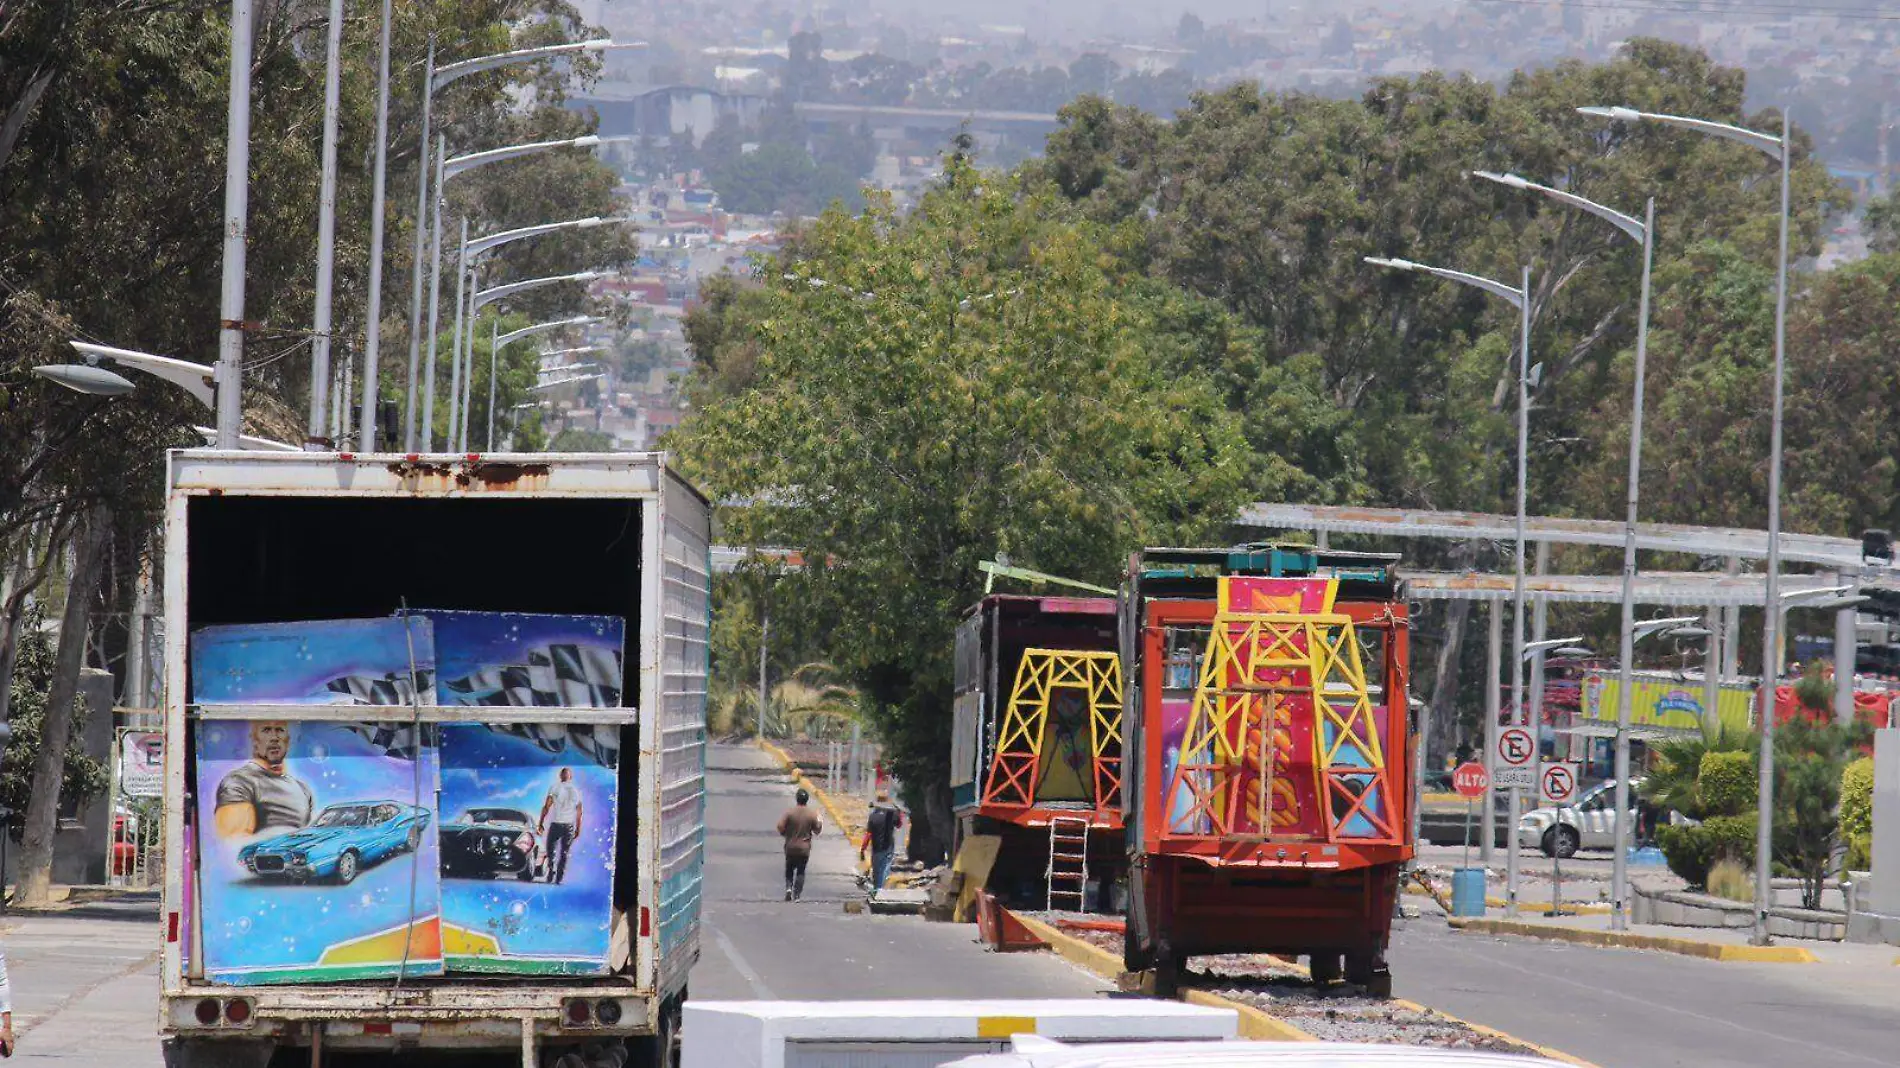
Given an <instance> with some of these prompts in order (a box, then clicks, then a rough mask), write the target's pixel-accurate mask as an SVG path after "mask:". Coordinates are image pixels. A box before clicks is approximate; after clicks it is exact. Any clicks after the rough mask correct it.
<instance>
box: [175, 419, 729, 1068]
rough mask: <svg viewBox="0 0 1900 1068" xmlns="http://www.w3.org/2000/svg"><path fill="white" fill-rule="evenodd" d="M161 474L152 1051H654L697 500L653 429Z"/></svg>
mask: <svg viewBox="0 0 1900 1068" xmlns="http://www.w3.org/2000/svg"><path fill="white" fill-rule="evenodd" d="M169 478H170V484H169V487H168V488H169V500H168V503H167V511H166V541H165V554H166V557H165V589H166V597H165V611H166V629H165V637H166V688H165V719H166V725H165V730H166V747H165V752H166V754H167V763H166V768H165V805H166V826H165V857H166V865H165V897H164V902H165V903H164V921H165V924H164V926H165V934H166V942H165V952H164V956H163V967H162V994H161V997H162V1014H161V1029H162V1032H163V1033H164V1035H165V1036H166V1037H167V1039H168V1047H169V1048H168V1056H169V1058H170V1059H171V1061H172V1063H184V1064H193V1063H209V1062H210V1060H211V1059H213V1058H214V1057H215V1059H216V1060H217V1062H218V1063H229V1062H230V1061H231V1058H232V1056H234V1055H237V1054H252V1055H254V1056H253V1059H257V1058H262V1057H267V1056H268V1055H269V1053H270V1051H271V1050H272V1049H273V1048H277V1047H283V1046H311V1045H315V1044H318V1043H320V1044H321V1045H322V1046H323V1048H325V1049H350V1048H392V1047H395V1046H402V1047H404V1048H423V1049H428V1048H463V1049H491V1050H507V1051H510V1052H511V1053H512V1052H514V1051H520V1056H521V1057H522V1058H523V1063H524V1064H528V1065H535V1064H539V1063H541V1062H542V1061H543V1060H546V1059H548V1054H549V1053H556V1052H559V1051H560V1049H562V1048H563V1047H565V1046H567V1045H575V1044H579V1043H581V1042H583V1041H591V1042H596V1043H598V1042H600V1041H602V1040H607V1041H611V1042H614V1043H619V1042H622V1041H627V1040H635V1041H632V1042H631V1045H632V1047H633V1049H632V1052H633V1053H634V1055H635V1058H636V1063H637V1062H638V1060H639V1059H645V1060H648V1061H653V1060H654V1059H655V1058H657V1057H658V1056H659V1053H660V1050H662V1049H663V1048H666V1046H667V1045H668V1044H669V1043H670V1037H671V1034H672V1032H673V1031H674V1030H675V1028H676V1026H677V1019H678V1014H679V1010H680V1005H681V1003H682V1001H683V1000H684V996H685V988H686V978H687V972H688V969H689V968H690V967H691V965H692V963H693V961H694V960H696V959H697V956H698V952H699V948H698V947H699V912H700V873H701V868H702V865H703V848H704V803H705V799H704V788H705V778H704V776H705V770H704V768H705V729H704V703H705V673H706V640H707V622H708V603H709V590H710V588H709V570H708V560H707V552H708V544H707V542H708V524H709V514H708V507H707V503H706V501H705V499H704V498H703V497H701V496H700V495H698V494H697V493H696V492H694V491H693V490H692V489H691V488H690V487H689V486H687V485H686V484H685V483H684V482H683V481H682V480H680V478H679V477H678V476H677V475H675V474H673V473H672V472H671V471H670V470H669V469H668V468H667V465H666V461H665V457H664V456H663V455H657V454H656V455H567V456H558V457H557V456H540V455H535V456H501V457H486V458H473V457H469V458H448V457H423V458H420V459H417V458H403V457H396V456H350V455H346V454H314V453H307V454H275V453H257V452H244V453H231V452H211V451H200V450H193V451H186V452H176V453H173V454H172V456H171V458H170V465H169ZM239 1060H242V1057H239ZM260 1063H261V1061H260Z"/></svg>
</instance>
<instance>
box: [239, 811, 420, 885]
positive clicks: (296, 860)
mask: <svg viewBox="0 0 1900 1068" xmlns="http://www.w3.org/2000/svg"><path fill="white" fill-rule="evenodd" d="M428 826H429V810H428V809H426V808H419V807H417V806H415V805H405V804H402V803H401V802H398V801H346V802H344V803H342V804H337V805H331V806H329V807H327V808H325V809H324V810H323V811H322V812H319V813H317V818H316V819H315V820H314V821H312V822H311V824H310V826H308V827H305V828H303V829H302V830H299V831H291V832H290V833H288V834H280V835H277V836H275V837H272V838H266V839H264V840H263V841H261V842H252V843H251V844H250V845H247V846H245V847H244V848H243V849H241V850H239V851H238V863H240V864H242V865H244V867H245V868H246V869H247V870H249V871H250V872H251V874H253V875H257V876H261V877H265V878H279V879H289V880H291V881H293V882H299V883H302V882H308V881H309V880H311V879H335V880H336V881H337V882H338V883H340V884H347V883H350V882H352V881H354V880H355V879H356V877H357V875H359V874H361V873H362V871H363V870H364V869H365V868H368V867H371V866H373V865H375V864H378V863H381V862H382V861H384V860H387V859H389V858H390V857H393V856H395V855H396V854H398V853H412V852H414V851H415V850H416V848H417V847H418V846H420V845H421V844H422V832H423V831H424V830H425V829H427V828H428Z"/></svg>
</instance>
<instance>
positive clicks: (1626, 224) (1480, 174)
mask: <svg viewBox="0 0 1900 1068" xmlns="http://www.w3.org/2000/svg"><path fill="white" fill-rule="evenodd" d="M1471 175H1472V177H1474V178H1483V179H1485V180H1487V181H1492V182H1496V183H1498V184H1499V185H1505V186H1509V187H1511V188H1512V189H1522V190H1525V191H1527V192H1531V193H1541V194H1543V195H1544V196H1546V197H1549V198H1550V199H1552V200H1555V201H1557V202H1558V203H1559V204H1567V205H1569V206H1570V207H1573V208H1576V209H1577V210H1579V211H1586V212H1589V213H1590V214H1592V215H1594V216H1596V217H1597V218H1599V219H1602V220H1603V221H1604V222H1607V223H1609V224H1610V225H1611V226H1614V227H1616V228H1617V229H1618V230H1621V231H1623V232H1624V233H1625V234H1627V235H1629V237H1630V238H1631V240H1633V241H1635V242H1636V243H1637V244H1642V241H1643V235H1644V234H1645V233H1646V232H1647V228H1646V227H1645V226H1644V225H1643V223H1642V220H1640V219H1637V218H1635V217H1633V216H1629V215H1625V214H1623V213H1622V212H1620V211H1617V210H1616V209H1615V208H1612V207H1607V206H1605V205H1603V204H1599V203H1597V202H1596V201H1594V200H1588V199H1585V198H1583V197H1580V196H1578V195H1577V194H1575V193H1569V192H1565V191H1564V190H1562V189H1556V188H1553V187H1551V186H1547V185H1540V184H1538V183H1537V182H1533V181H1529V180H1527V179H1524V178H1519V177H1518V176H1517V175H1515V174H1496V173H1493V172H1491V171H1472V172H1471Z"/></svg>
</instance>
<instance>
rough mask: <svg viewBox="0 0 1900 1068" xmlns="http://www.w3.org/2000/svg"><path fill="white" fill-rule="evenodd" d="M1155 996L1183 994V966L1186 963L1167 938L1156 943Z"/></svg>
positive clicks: (1176, 996)
mask: <svg viewBox="0 0 1900 1068" xmlns="http://www.w3.org/2000/svg"><path fill="white" fill-rule="evenodd" d="M1154 962H1155V963H1154V973H1155V997H1158V998H1170V999H1172V998H1178V997H1180V996H1181V966H1182V965H1183V964H1184V963H1186V962H1185V961H1183V960H1182V959H1181V957H1180V955H1179V954H1177V953H1175V952H1174V947H1172V946H1170V945H1168V943H1167V941H1166V940H1162V941H1158V942H1156V943H1155V951H1154Z"/></svg>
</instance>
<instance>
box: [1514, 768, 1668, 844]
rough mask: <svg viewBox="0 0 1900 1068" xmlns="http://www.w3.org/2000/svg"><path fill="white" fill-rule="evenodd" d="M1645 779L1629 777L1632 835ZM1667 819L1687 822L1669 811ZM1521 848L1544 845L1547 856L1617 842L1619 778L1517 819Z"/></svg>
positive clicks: (1633, 834)
mask: <svg viewBox="0 0 1900 1068" xmlns="http://www.w3.org/2000/svg"><path fill="white" fill-rule="evenodd" d="M1642 785H1643V780H1641V779H1632V780H1630V817H1629V818H1630V835H1631V837H1632V839H1633V838H1634V836H1635V834H1636V815H1637V809H1638V801H1639V798H1638V797H1637V791H1638V790H1639V789H1640V788H1641V787H1642ZM1667 818H1668V822H1670V823H1683V822H1687V821H1685V820H1684V819H1683V817H1681V816H1679V815H1677V814H1676V813H1673V812H1671V813H1669V815H1668V817H1667ZM1517 845H1518V848H1519V849H1541V850H1543V852H1544V855H1545V856H1547V857H1550V856H1556V857H1569V856H1572V855H1574V854H1575V853H1576V852H1577V850H1579V849H1612V848H1614V847H1615V845H1616V782H1615V780H1613V779H1612V780H1605V781H1603V782H1600V783H1598V784H1596V785H1595V786H1592V787H1590V788H1589V789H1588V790H1585V791H1584V792H1583V795H1582V796H1581V797H1579V798H1577V803H1576V804H1574V805H1565V806H1564V807H1563V809H1561V810H1559V809H1555V808H1539V809H1532V810H1531V811H1529V812H1526V813H1525V814H1524V815H1523V817H1521V818H1520V819H1519V820H1518V821H1517Z"/></svg>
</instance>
